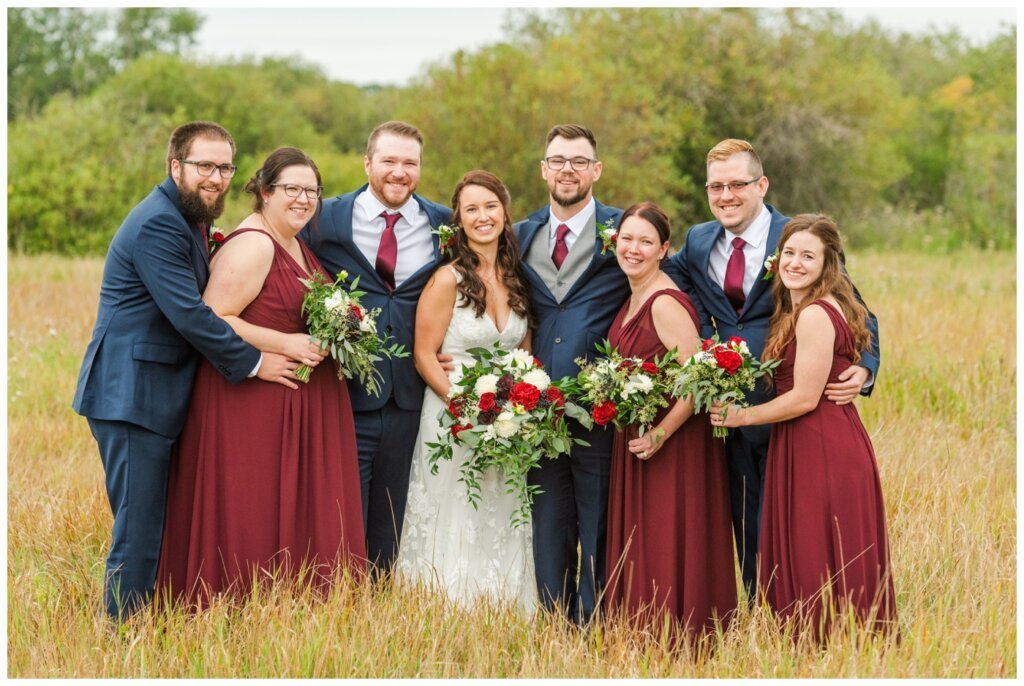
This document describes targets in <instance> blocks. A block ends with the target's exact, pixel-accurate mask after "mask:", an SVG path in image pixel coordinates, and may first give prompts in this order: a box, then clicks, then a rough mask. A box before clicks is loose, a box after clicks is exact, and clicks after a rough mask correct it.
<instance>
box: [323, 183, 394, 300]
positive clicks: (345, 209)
mask: <svg viewBox="0 0 1024 686" xmlns="http://www.w3.org/2000/svg"><path fill="white" fill-rule="evenodd" d="M368 186H369V184H363V186H362V187H361V188H359V189H358V190H356V191H355V192H353V193H349V194H348V195H346V196H342V197H341V198H340V201H339V202H338V206H337V208H335V212H336V213H337V219H336V220H335V224H336V225H337V226H338V238H339V240H338V242H339V243H340V244H341V245H342V246H343V247H344V248H345V250H347V251H348V253H349V254H350V255H352V257H353V259H355V260H356V262H358V263H359V264H360V265H361V266H362V268H363V271H364V272H365V273H366V275H367V276H369V277H370V278H372V279H374V280H375V281H376V282H377V283H378V284H379V285H380V288H381V290H383V291H385V292H387V289H388V287H387V284H385V283H384V279H382V278H380V274H378V273H377V269H376V267H374V266H373V265H372V264H370V261H369V260H368V259H366V255H364V254H363V251H362V250H360V249H359V246H358V245H356V242H355V240H353V238H352V215H353V214H354V213H355V210H356V198H358V197H359V194H360V193H362V192H363V191H365V190H366V189H367V187H368Z"/></svg>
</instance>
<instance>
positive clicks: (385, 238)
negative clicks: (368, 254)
mask: <svg viewBox="0 0 1024 686" xmlns="http://www.w3.org/2000/svg"><path fill="white" fill-rule="evenodd" d="M380 216H381V217H384V222H385V224H386V226H385V227H384V233H382V234H381V235H380V245H379V246H378V247H377V263H376V264H375V265H373V267H374V269H376V270H377V273H378V274H380V278H382V279H384V283H386V284H387V285H388V290H389V291H393V290H395V264H396V263H397V262H398V239H396V238H395V224H397V223H398V219H399V218H400V217H401V216H402V215H401V214H399V213H397V212H396V213H395V214H388V213H387V212H381V213H380Z"/></svg>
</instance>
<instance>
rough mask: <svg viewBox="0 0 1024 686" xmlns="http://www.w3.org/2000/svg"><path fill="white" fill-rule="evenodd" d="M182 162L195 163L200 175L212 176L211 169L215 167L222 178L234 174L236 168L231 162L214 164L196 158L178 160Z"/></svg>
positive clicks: (227, 177)
mask: <svg viewBox="0 0 1024 686" xmlns="http://www.w3.org/2000/svg"><path fill="white" fill-rule="evenodd" d="M178 161H179V162H181V163H182V164H194V165H196V171H197V172H199V175H200V176H212V175H213V170H214V169H217V170H219V171H220V175H221V177H222V178H225V179H230V178H231V177H232V176H234V175H235V170H237V169H238V167H236V166H235V165H233V164H214V163H213V162H206V161H197V160H178Z"/></svg>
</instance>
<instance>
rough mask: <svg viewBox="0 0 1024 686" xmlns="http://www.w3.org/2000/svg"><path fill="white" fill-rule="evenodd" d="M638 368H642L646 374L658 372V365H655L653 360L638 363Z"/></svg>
mask: <svg viewBox="0 0 1024 686" xmlns="http://www.w3.org/2000/svg"><path fill="white" fill-rule="evenodd" d="M640 368H641V369H643V370H644V371H645V372H647V373H648V374H657V373H658V365H656V364H654V363H653V362H650V361H647V362H644V363H643V364H642V365H640Z"/></svg>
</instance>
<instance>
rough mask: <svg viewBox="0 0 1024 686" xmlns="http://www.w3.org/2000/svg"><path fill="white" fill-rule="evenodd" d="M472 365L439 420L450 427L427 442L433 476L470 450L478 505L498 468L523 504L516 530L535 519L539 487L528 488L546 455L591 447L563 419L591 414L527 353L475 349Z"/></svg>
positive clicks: (467, 474) (466, 467) (470, 482)
mask: <svg viewBox="0 0 1024 686" xmlns="http://www.w3.org/2000/svg"><path fill="white" fill-rule="evenodd" d="M467 352H468V353H469V354H470V355H472V356H473V361H474V363H473V365H472V366H469V365H462V368H461V370H457V371H456V375H457V377H456V379H455V380H454V382H453V385H452V389H451V400H450V401H449V403H448V407H447V408H446V409H445V410H443V411H442V412H441V414H440V415H439V416H438V420H439V421H440V423H441V428H442V429H444V431H442V432H441V433H440V434H439V436H438V440H437V442H436V443H427V447H428V449H429V450H430V453H429V455H428V461H429V463H430V466H431V473H433V474H437V469H438V464H437V462H438V460H442V459H444V460H451V459H452V449H453V448H454V446H456V445H459V446H462V447H464V448H465V451H466V458H467V459H466V461H465V462H464V463H463V464H462V465H461V467H460V470H461V472H462V477H461V478H460V481H462V482H463V483H465V484H466V489H467V493H468V496H469V502H470V503H472V504H473V507H476V506H477V502H478V501H479V500H480V478H481V476H482V475H483V472H484V471H485V470H486V469H489V468H491V467H496V468H497V469H499V470H500V471H501V473H502V475H503V476H504V477H505V484H506V485H507V486H508V490H507V492H508V493H514V494H516V495H517V496H518V499H519V508H518V509H517V510H516V511H515V512H514V513H513V514H512V526H513V527H518V526H521V525H522V524H525V523H526V522H528V521H529V516H530V506H531V504H532V503H533V496H534V495H535V494H536V493H539V492H540V489H539V488H538V487H537V486H531V485H529V484H527V483H526V475H527V473H529V471H530V470H531V469H532V468H533V467H534V466H536V465H537V464H538V463H540V459H541V457H543V456H548V457H555V456H557V455H561V454H564V453H568V452H569V451H570V449H571V448H572V445H573V443H581V444H584V445H585V443H584V442H583V441H581V440H579V439H574V438H572V437H571V436H569V428H568V425H567V424H566V421H565V414H566V413H569V414H570V416H578V415H585V412H584V411H583V410H582V409H581V408H579V407H577V406H576V405H574V404H573V403H571V402H568V401H567V400H566V394H565V393H564V392H563V390H562V386H563V384H562V382H552V381H551V379H550V378H549V377H548V375H547V373H546V372H545V371H544V369H543V368H542V366H541V364H540V362H539V361H538V360H537V359H536V358H534V357H533V356H532V355H530V353H528V352H526V351H525V350H520V349H519V348H516V349H515V350H512V351H511V352H508V351H505V350H502V349H501V348H500V347H498V346H497V345H496V346H495V347H494V348H493V349H486V348H471V349H469V350H468V351H467Z"/></svg>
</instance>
